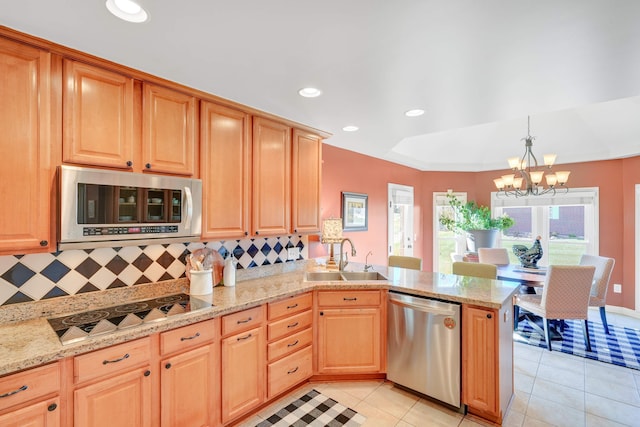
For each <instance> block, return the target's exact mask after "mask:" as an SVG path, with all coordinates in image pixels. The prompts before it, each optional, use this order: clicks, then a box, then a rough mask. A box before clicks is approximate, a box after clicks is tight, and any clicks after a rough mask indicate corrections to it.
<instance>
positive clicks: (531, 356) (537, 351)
mask: <svg viewBox="0 0 640 427" xmlns="http://www.w3.org/2000/svg"><path fill="white" fill-rule="evenodd" d="M543 351H544V350H543V349H542V348H540V347H534V346H532V345H529V344H523V343H519V342H514V343H513V357H514V359H515V360H528V361H531V362H540V357H541V356H542V352H543Z"/></svg>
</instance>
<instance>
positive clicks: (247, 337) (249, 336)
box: [237, 334, 251, 341]
mask: <svg viewBox="0 0 640 427" xmlns="http://www.w3.org/2000/svg"><path fill="white" fill-rule="evenodd" d="M249 338H251V334H248V335H245V336H244V337H238V339H237V340H238V341H244V340H246V339H249Z"/></svg>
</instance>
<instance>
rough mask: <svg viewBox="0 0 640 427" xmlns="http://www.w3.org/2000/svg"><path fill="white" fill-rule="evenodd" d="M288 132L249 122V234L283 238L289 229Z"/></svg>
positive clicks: (266, 123) (257, 120) (263, 121)
mask: <svg viewBox="0 0 640 427" xmlns="http://www.w3.org/2000/svg"><path fill="white" fill-rule="evenodd" d="M290 200H291V128H290V127H289V126H286V125H284V124H281V123H278V122H275V121H272V120H268V119H264V118H262V117H254V119H253V209H252V212H253V216H252V225H253V234H254V235H256V236H269V235H271V236H273V235H283V234H287V233H289V232H290V225H291V202H290Z"/></svg>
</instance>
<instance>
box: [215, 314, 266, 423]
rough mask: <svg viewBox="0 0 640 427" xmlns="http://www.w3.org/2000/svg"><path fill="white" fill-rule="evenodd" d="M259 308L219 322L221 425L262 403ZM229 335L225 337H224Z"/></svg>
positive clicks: (263, 384)
mask: <svg viewBox="0 0 640 427" xmlns="http://www.w3.org/2000/svg"><path fill="white" fill-rule="evenodd" d="M263 320H264V308H263V307H262V306H260V307H256V308H253V309H248V310H244V311H241V312H238V313H234V314H229V315H227V316H224V317H223V318H222V335H223V339H222V342H221V346H220V348H221V366H222V369H221V387H222V392H221V393H222V410H221V411H222V423H223V424H226V423H228V422H230V421H232V420H234V419H236V418H238V417H240V416H242V415H244V414H247V413H248V412H249V411H250V410H252V409H253V408H256V407H257V406H259V405H260V404H262V403H263V402H264V399H265V391H266V364H265V352H266V351H265V349H266V340H265V329H264V324H263ZM227 334H231V335H228V336H226V337H225V335H227Z"/></svg>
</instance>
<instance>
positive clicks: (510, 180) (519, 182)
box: [493, 116, 570, 197]
mask: <svg viewBox="0 0 640 427" xmlns="http://www.w3.org/2000/svg"><path fill="white" fill-rule="evenodd" d="M522 139H523V140H524V154H523V155H522V157H511V158H509V159H507V161H508V162H509V168H511V170H512V171H513V172H514V173H512V174H507V175H502V176H501V177H500V178H496V179H494V180H493V182H494V183H495V185H496V188H497V189H498V196H500V195H505V196H515V197H522V196H541V195H543V194H547V193H552V194H556V190H557V189H559V188H563V189H564V190H565V191H569V187H567V186H566V184H567V181H568V180H569V174H570V172H569V171H557V172H555V173H551V172H550V171H551V167H552V166H553V163H554V162H555V160H556V155H555V154H545V155H544V166H538V159H537V158H536V156H535V155H534V154H533V152H532V151H531V147H533V140H534V139H535V137H533V136H531V131H530V117H528V116H527V136H526V137H525V138H522ZM545 169H548V170H549V171H548V172H547V175H546V176H545V180H546V183H547V188H544V186H543V184H542V177H543V176H544V173H545ZM516 175H519V176H516Z"/></svg>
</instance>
